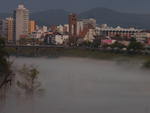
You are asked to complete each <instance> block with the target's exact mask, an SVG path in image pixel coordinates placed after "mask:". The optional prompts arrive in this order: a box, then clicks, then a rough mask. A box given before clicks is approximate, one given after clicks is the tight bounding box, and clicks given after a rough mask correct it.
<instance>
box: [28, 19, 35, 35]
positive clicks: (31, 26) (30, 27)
mask: <svg viewBox="0 0 150 113" xmlns="http://www.w3.org/2000/svg"><path fill="white" fill-rule="evenodd" d="M35 30H36V22H35V21H34V20H30V21H29V33H32V32H34V31H35Z"/></svg>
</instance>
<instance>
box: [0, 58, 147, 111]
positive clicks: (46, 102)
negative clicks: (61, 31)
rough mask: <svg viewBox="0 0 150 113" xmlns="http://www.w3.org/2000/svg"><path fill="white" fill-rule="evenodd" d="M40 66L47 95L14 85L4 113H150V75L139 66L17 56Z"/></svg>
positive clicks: (24, 62)
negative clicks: (30, 95) (24, 93)
mask: <svg viewBox="0 0 150 113" xmlns="http://www.w3.org/2000/svg"><path fill="white" fill-rule="evenodd" d="M23 64H33V65H38V68H39V71H40V81H41V82H42V84H43V88H44V89H45V94H44V96H35V97H34V98H32V99H27V98H25V97H22V96H18V94H16V89H15V88H14V89H13V90H12V91H10V93H9V96H8V97H7V100H6V104H5V107H3V112H2V113H149V112H150V111H149V108H150V75H149V71H146V70H142V69H140V66H139V65H128V64H125V65H124V63H123V64H121V63H119V64H118V63H116V62H112V61H101V60H92V59H83V58H58V59H50V58H49V59H48V58H34V59H33V58H17V59H16V60H15V65H16V66H17V67H20V66H21V65H23Z"/></svg>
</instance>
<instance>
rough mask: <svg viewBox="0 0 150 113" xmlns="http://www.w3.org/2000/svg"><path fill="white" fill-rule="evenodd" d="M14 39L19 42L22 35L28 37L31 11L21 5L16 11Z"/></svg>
mask: <svg viewBox="0 0 150 113" xmlns="http://www.w3.org/2000/svg"><path fill="white" fill-rule="evenodd" d="M14 24H15V25H14V39H15V41H18V40H19V39H20V37H21V36H22V35H28V32H29V30H28V27H29V10H28V9H26V8H25V7H24V5H22V4H21V5H19V6H18V8H17V9H16V10H15V11H14Z"/></svg>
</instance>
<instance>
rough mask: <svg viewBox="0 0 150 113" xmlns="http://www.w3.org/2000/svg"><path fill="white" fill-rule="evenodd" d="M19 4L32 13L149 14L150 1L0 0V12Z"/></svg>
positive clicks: (9, 9) (10, 9)
mask: <svg viewBox="0 0 150 113" xmlns="http://www.w3.org/2000/svg"><path fill="white" fill-rule="evenodd" d="M19 3H24V4H25V5H26V7H28V8H29V9H30V10H32V11H39V10H46V9H58V8H59V9H65V10H69V11H74V12H79V11H85V10H88V9H91V8H95V7H105V8H111V9H115V10H118V11H124V12H136V13H150V7H149V4H150V0H0V12H8V11H12V10H13V9H14V8H16V7H17V4H19Z"/></svg>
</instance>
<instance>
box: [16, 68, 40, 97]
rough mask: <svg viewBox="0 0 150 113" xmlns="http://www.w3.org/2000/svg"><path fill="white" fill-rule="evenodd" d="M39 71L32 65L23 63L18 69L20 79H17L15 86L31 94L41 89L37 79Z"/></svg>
mask: <svg viewBox="0 0 150 113" xmlns="http://www.w3.org/2000/svg"><path fill="white" fill-rule="evenodd" d="M38 74H39V71H38V70H37V69H36V68H35V67H33V66H30V67H27V66H26V65H24V66H23V67H22V68H21V69H20V70H19V75H20V77H21V78H20V80H18V81H17V86H18V87H19V88H21V89H22V90H23V91H24V92H25V93H26V94H29V95H33V94H34V93H35V92H39V91H41V89H40V86H41V83H40V82H39V81H38Z"/></svg>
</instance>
